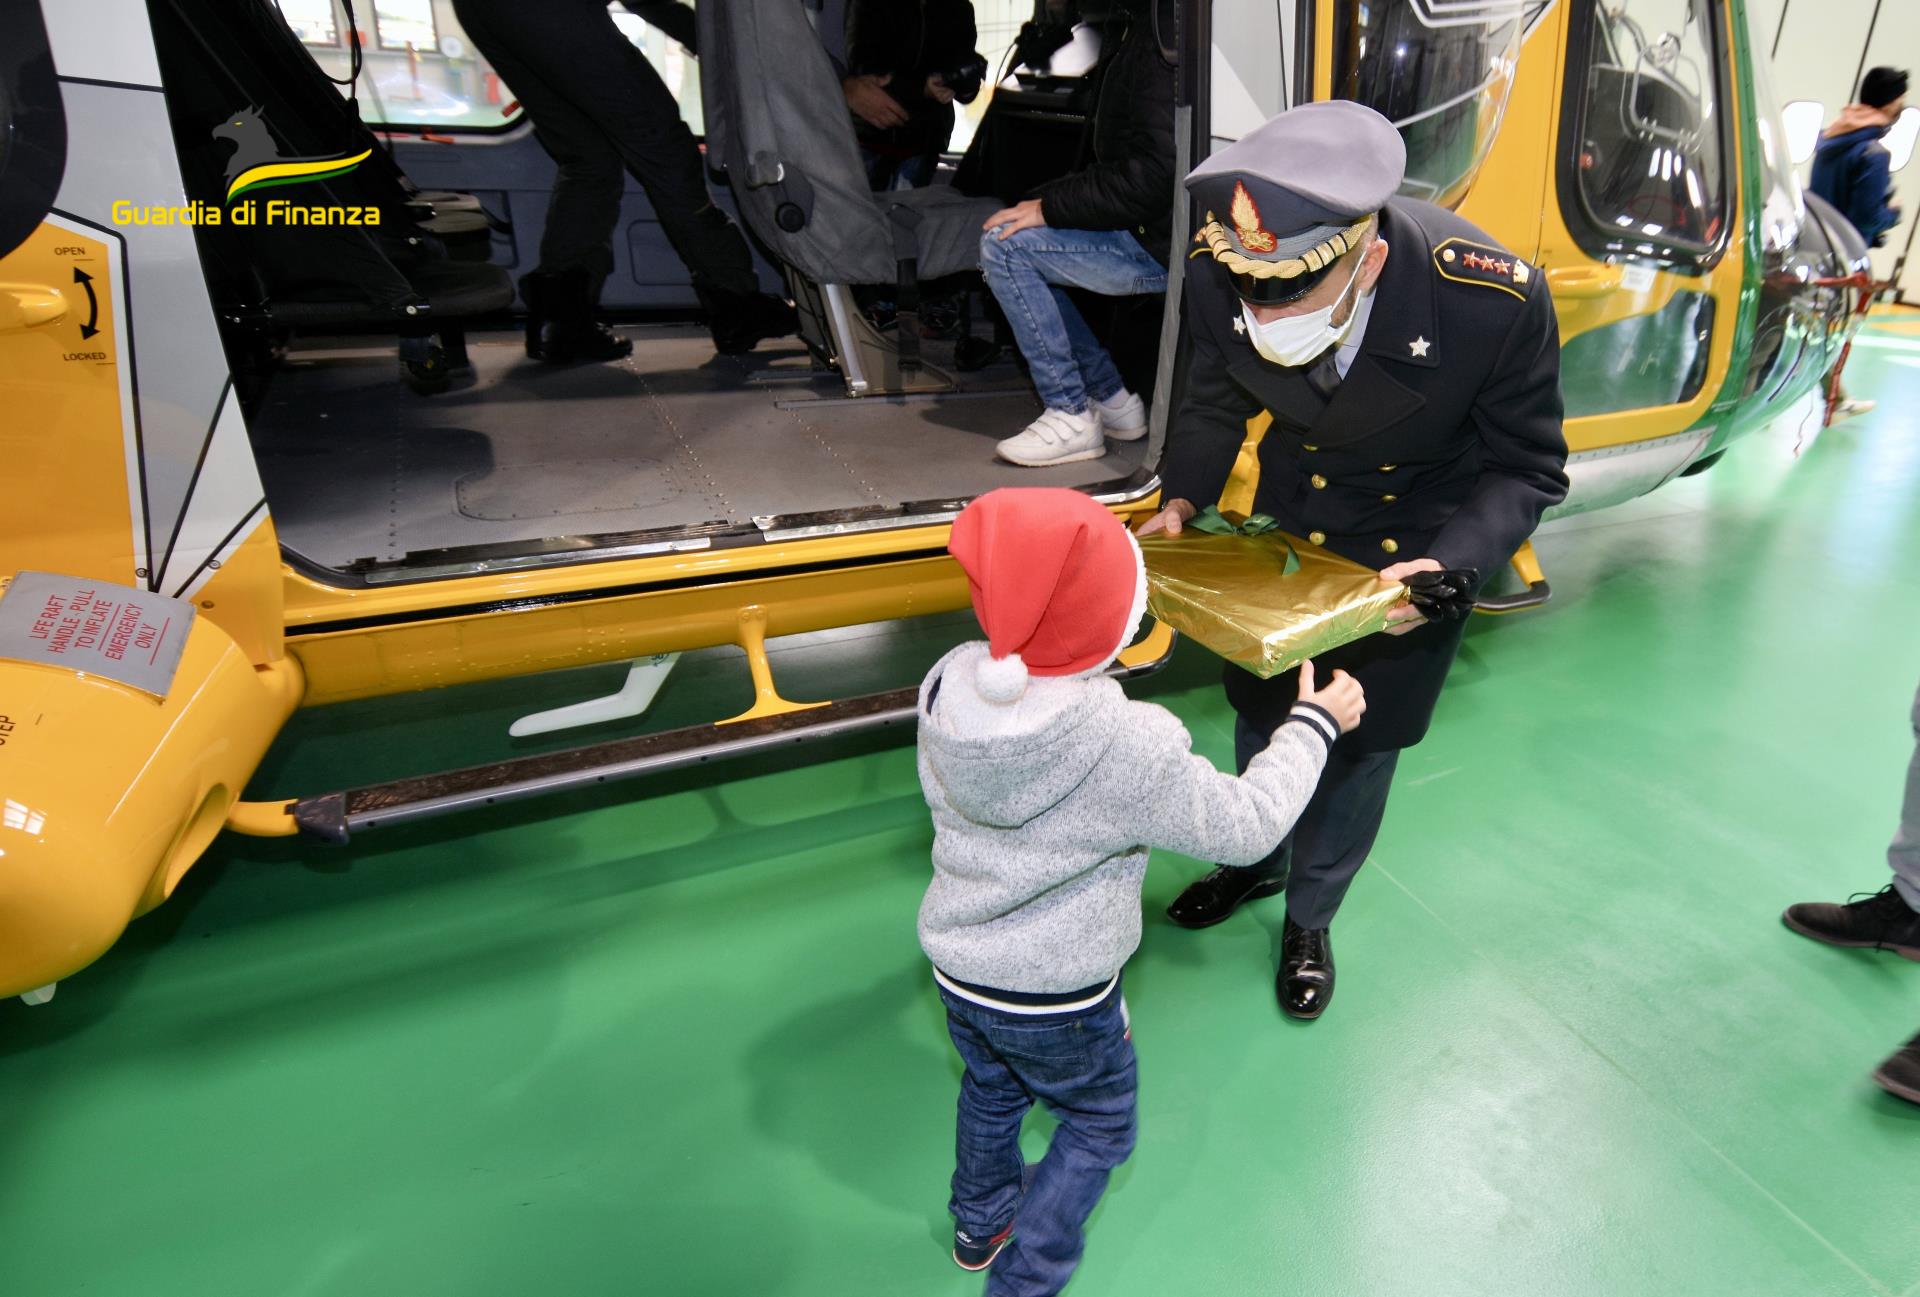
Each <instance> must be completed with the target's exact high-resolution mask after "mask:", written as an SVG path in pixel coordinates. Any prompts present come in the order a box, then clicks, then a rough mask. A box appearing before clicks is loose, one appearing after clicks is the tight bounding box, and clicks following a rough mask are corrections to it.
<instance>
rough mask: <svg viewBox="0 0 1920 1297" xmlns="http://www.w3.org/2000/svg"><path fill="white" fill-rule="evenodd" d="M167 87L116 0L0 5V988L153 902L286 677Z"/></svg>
mask: <svg viewBox="0 0 1920 1297" xmlns="http://www.w3.org/2000/svg"><path fill="white" fill-rule="evenodd" d="M163 95H164V91H163V89H162V87H161V84H160V78H159V72H158V68H157V66H156V63H155V59H154V53H153V44H152V39H151V36H150V33H149V28H148V18H147V11H146V8H145V6H144V5H142V4H140V3H138V0H102V3H98V4H92V5H85V6H81V5H44V6H43V5H41V4H40V3H38V0H26V3H23V4H12V5H7V6H4V7H0V97H3V98H4V103H3V104H0V109H3V111H0V120H3V121H7V122H9V123H10V125H11V129H10V130H8V131H4V132H0V412H3V413H0V462H4V463H5V464H6V466H7V487H8V490H7V492H6V507H5V510H4V512H0V584H4V585H5V586H6V593H5V594H4V595H3V596H0V994H20V993H29V992H34V993H36V999H44V998H45V997H46V994H47V991H46V988H47V986H48V985H49V984H50V983H52V982H54V981H55V980H56V979H58V978H61V977H64V976H66V975H67V974H69V973H72V972H74V971H76V970H77V969H79V968H81V967H83V966H85V965H86V964H88V963H90V962H91V961H92V960H93V959H94V958H95V957H96V956H98V955H99V954H100V952H102V951H103V950H105V949H106V947H107V946H108V945H109V944H110V943H111V942H112V941H113V940H114V938H115V937H117V936H118V935H119V932H120V930H121V929H122V928H123V927H124V926H125V925H126V923H127V922H128V920H129V919H130V918H131V917H133V916H134V915H135V914H138V913H143V912H144V911H146V910H147V909H150V908H152V907H153V906H154V905H157V904H158V903H159V902H160V901H161V900H163V899H165V897H166V896H167V895H168V893H170V892H171V891H172V890H173V887H174V886H175V884H176V883H177V882H178V881H179V879H180V877H181V875H182V874H183V873H184V872H185V871H186V869H187V867H188V866H190V865H191V864H192V863H193V861H194V859H195V858H197V857H198V855H199V854H200V852H201V851H202V850H203V849H204V848H205V846H206V845H207V843H208V842H209V841H211V840H212V838H213V837H214V835H215V834H216V833H217V832H218V831H219V829H220V827H221V825H222V824H223V823H224V822H225V820H226V818H227V811H228V807H229V806H230V805H231V804H232V803H233V802H234V801H235V799H237V798H238V796H239V794H240V792H241V790H242V788H243V786H244V784H245V782H246V780H247V779H248V778H249V777H250V775H251V774H252V772H253V769H254V767H255V765H256V764H257V763H258V761H259V759H260V757H261V755H262V754H263V753H264V752H265V750H266V747H267V745H268V743H269V742H270V741H271V740H272V738H273V736H274V734H275V733H276V732H277V730H278V729H279V727H280V725H281V723H282V722H283V721H284V720H285V718H286V717H287V715H288V714H289V713H290V712H291V710H292V708H293V706H294V704H295V702H296V701H297V700H298V697H299V693H300V676H299V672H298V669H297V667H296V666H295V664H294V663H293V662H292V661H291V660H289V659H288V658H287V657H286V655H285V653H284V651H283V648H282V642H281V605H280V587H279V582H280V566H279V553H278V546H277V543H276V541H275V538H274V534H273V527H272V524H271V522H270V521H269V519H268V517H267V511H266V505H265V501H264V498H263V493H262V491H261V488H260V481H259V477H258V475H257V473H256V471H255V468H254V463H253V458H252V453H251V450H250V449H249V447H248V444H247V439H246V430H245V427H244V425H243V424H242V421H241V416H240V411H239V409H238V406H237V404H236V402H235V401H234V400H233V395H232V384H231V382H230V380H229V378H228V375H227V365H226V361H225V359H224V356H223V354H222V351H221V346H220V341H219V338H218V335H217V333H216V330H215V324H214V318H213V313H212V310H211V308H210V306H209V304H208V297H207V291H206V285H205V282H204V280H203V278H202V275H201V270H200V263H199V260H198V257H197V255H196V253H195V247H194V239H193V230H192V229H191V228H190V227H189V226H188V225H187V224H184V223H182V222H181V219H180V218H181V214H182V212H183V210H185V211H190V210H191V209H188V208H185V199H184V197H183V195H182V186H181V181H180V174H179V169H178V166H177V164H176V160H175V155H174V148H173V141H172V139H171V137H170V135H169V131H168V121H167V114H166V111H165V105H164V99H163ZM155 209H160V210H161V211H162V212H166V213H169V214H167V215H163V216H158V217H156V216H155Z"/></svg>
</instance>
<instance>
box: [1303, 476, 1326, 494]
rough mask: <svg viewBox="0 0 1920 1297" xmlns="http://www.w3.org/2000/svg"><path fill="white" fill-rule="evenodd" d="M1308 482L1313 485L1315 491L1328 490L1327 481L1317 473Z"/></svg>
mask: <svg viewBox="0 0 1920 1297" xmlns="http://www.w3.org/2000/svg"><path fill="white" fill-rule="evenodd" d="M1307 480H1308V481H1310V482H1312V483H1313V489H1314V490H1316V491H1324V490H1326V489H1327V479H1326V478H1324V477H1321V476H1320V475H1319V474H1318V473H1315V474H1314V475H1313V476H1312V477H1310V478H1308V479H1307Z"/></svg>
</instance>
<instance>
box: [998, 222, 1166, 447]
mask: <svg viewBox="0 0 1920 1297" xmlns="http://www.w3.org/2000/svg"><path fill="white" fill-rule="evenodd" d="M980 271H981V273H982V274H984V275H985V276H986V279H987V286H988V287H989V288H991V289H993V295H994V297H996V298H997V299H999V302H1000V309H1001V311H1003V312H1004V313H1005V314H1006V317H1007V324H1008V325H1009V327H1011V328H1012V329H1013V336H1014V340H1015V341H1016V342H1018V343H1019V344H1020V354H1021V355H1023V356H1025V357H1026V358H1027V369H1028V372H1030V373H1031V374H1032V375H1033V385H1034V387H1035V388H1036V389H1037V390H1038V391H1039V393H1040V399H1041V401H1043V402H1044V403H1045V404H1046V407H1047V408H1048V409H1049V410H1065V411H1067V412H1068V413H1070V414H1085V413H1086V411H1087V403H1088V402H1089V401H1105V400H1108V399H1109V398H1111V397H1112V396H1114V395H1115V394H1116V393H1117V392H1119V391H1120V390H1121V388H1122V387H1123V386H1125V385H1124V384H1123V383H1122V382H1121V381H1120V371H1119V370H1117V369H1115V368H1114V367H1113V358H1112V357H1111V356H1109V355H1107V352H1106V348H1104V347H1102V346H1101V345H1100V344H1099V343H1098V342H1096V341H1094V337H1093V331H1092V330H1091V329H1089V328H1088V327H1087V322H1086V321H1085V320H1084V319H1082V318H1081V317H1080V312H1078V311H1076V310H1075V309H1074V308H1073V303H1072V302H1071V301H1070V300H1068V298H1067V295H1066V293H1065V292H1063V291H1062V289H1063V288H1068V287H1071V288H1085V289H1088V290H1090V291H1092V292H1096V293H1103V294H1105V295H1107V296H1109V297H1129V296H1134V295H1136V294H1141V293H1164V292H1165V291H1166V290H1167V268H1166V267H1165V266H1163V265H1161V264H1160V263H1159V262H1158V261H1155V260H1154V259H1153V257H1152V256H1151V255H1149V254H1148V252H1147V250H1146V249H1145V248H1143V247H1141V246H1140V242H1139V240H1137V239H1135V238H1134V237H1133V235H1131V234H1129V233H1128V232H1127V231H1125V230H1056V229H1054V228H1052V227H1051V226H1038V227H1035V228H1034V229H1030V230H1021V231H1020V232H1019V233H1018V234H1015V235H1013V236H1012V237H1011V238H1008V239H1005V240H1002V239H1001V238H1000V236H999V235H997V234H995V233H994V232H993V231H992V230H988V231H987V232H986V233H985V234H983V235H981V236H980Z"/></svg>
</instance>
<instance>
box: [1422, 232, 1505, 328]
mask: <svg viewBox="0 0 1920 1297" xmlns="http://www.w3.org/2000/svg"><path fill="white" fill-rule="evenodd" d="M1433 268H1434V270H1435V271H1437V272H1438V273H1439V275H1440V277H1441V278H1442V279H1450V280H1452V281H1453V282H1454V283H1456V284H1477V285H1479V286H1481V287H1483V288H1497V289H1499V290H1500V291H1501V292H1503V293H1510V294H1512V295H1513V296H1515V297H1518V298H1521V299H1522V300H1524V299H1525V298H1526V295H1527V294H1526V291H1525V289H1526V285H1527V283H1528V281H1529V280H1531V279H1532V278H1533V272H1532V270H1531V268H1529V267H1528V265H1527V263H1526V262H1524V261H1522V260H1520V259H1519V258H1518V257H1516V256H1514V255H1513V254H1512V253H1510V252H1505V251H1503V250H1501V249H1499V248H1490V247H1487V246H1486V245H1484V244H1473V243H1469V242H1467V241H1466V240H1465V239H1460V238H1450V239H1446V240H1444V241H1442V242H1441V243H1440V245H1439V246H1438V247H1436V248H1435V249H1434V250H1433ZM1516 285H1518V287H1516ZM1414 354H1415V355H1417V356H1418V355H1425V354H1426V353H1425V352H1422V351H1420V350H1418V349H1416V350H1415V352H1414Z"/></svg>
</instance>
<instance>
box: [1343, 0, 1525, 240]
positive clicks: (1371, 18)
mask: <svg viewBox="0 0 1920 1297" xmlns="http://www.w3.org/2000/svg"><path fill="white" fill-rule="evenodd" d="M1472 7H1473V8H1474V9H1476V10H1478V11H1479V13H1480V14H1481V15H1484V16H1474V17H1462V16H1460V15H1458V14H1455V13H1453V12H1451V9H1452V8H1453V7H1452V6H1445V5H1434V4H1430V3H1426V2H1425V0H1384V2H1383V0H1339V3H1338V4H1336V5H1335V6H1334V28H1333V30H1334V71H1333V93H1334V95H1335V96H1336V97H1337V98H1341V99H1352V100H1356V101H1358V102H1359V103H1363V104H1366V105H1367V106H1368V107H1369V108H1372V109H1374V110H1376V111H1378V112H1379V113H1381V114H1382V115H1384V116H1385V117H1387V118H1389V119H1390V120H1391V121H1392V122H1393V124H1394V125H1395V126H1397V127H1399V128H1400V134H1401V136H1402V137H1403V138H1404V139H1405V140H1406V144H1407V178H1406V181H1405V183H1404V184H1402V186H1401V192H1402V193H1405V194H1409V195H1411V196H1413V197H1415V198H1424V199H1427V200H1429V201H1432V202H1437V203H1440V204H1442V205H1445V206H1455V205H1457V204H1458V203H1459V202H1460V200H1461V199H1462V198H1464V197H1466V193H1467V190H1468V188H1469V187H1471V185H1472V183H1473V177H1474V175H1475V174H1476V173H1477V172H1478V171H1479V169H1480V164H1481V162H1483V161H1484V160H1485V159H1486V156H1487V152H1488V151H1489V150H1490V149H1491V148H1492V147H1493V140H1494V136H1495V135H1496V134H1497V133H1498V132H1499V129H1500V119H1501V116H1502V115H1503V114H1504V113H1505V111H1506V107H1507V96H1508V93H1509V92H1510V91H1511V89H1512V87H1513V75H1514V68H1515V66H1516V65H1517V63H1518V60H1519V57H1520V38H1521V36H1522V35H1523V34H1524V32H1525V30H1526V28H1527V27H1528V26H1529V25H1531V23H1532V21H1533V19H1534V18H1535V17H1537V16H1538V15H1539V14H1540V13H1541V12H1542V11H1543V10H1545V9H1546V7H1547V6H1546V5H1545V4H1544V3H1528V2H1525V0H1506V2H1505V3H1493V4H1480V5H1475V6H1472Z"/></svg>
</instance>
